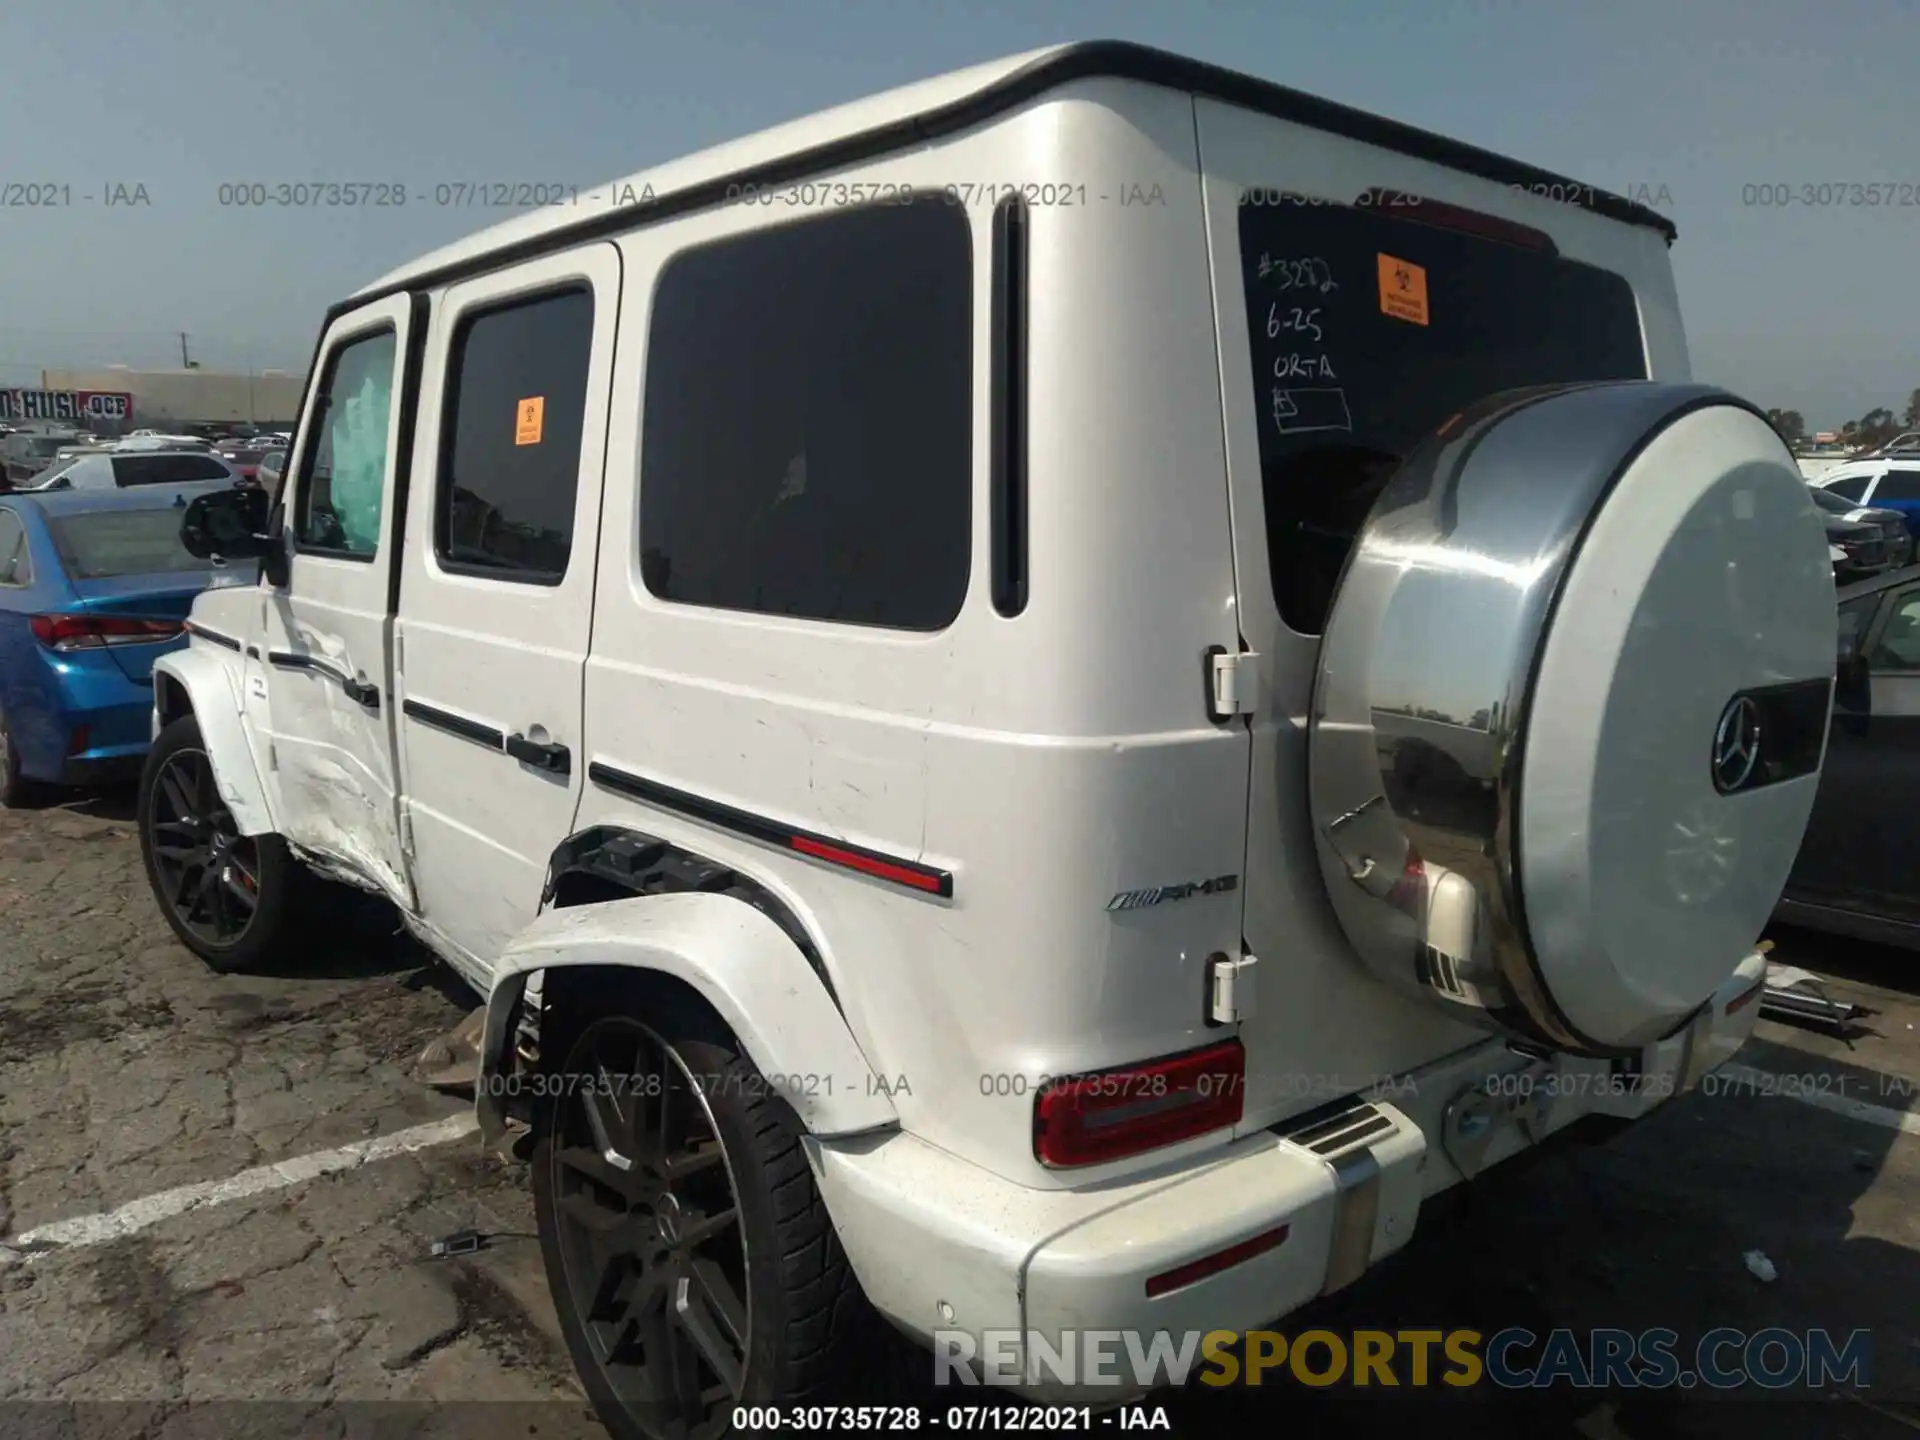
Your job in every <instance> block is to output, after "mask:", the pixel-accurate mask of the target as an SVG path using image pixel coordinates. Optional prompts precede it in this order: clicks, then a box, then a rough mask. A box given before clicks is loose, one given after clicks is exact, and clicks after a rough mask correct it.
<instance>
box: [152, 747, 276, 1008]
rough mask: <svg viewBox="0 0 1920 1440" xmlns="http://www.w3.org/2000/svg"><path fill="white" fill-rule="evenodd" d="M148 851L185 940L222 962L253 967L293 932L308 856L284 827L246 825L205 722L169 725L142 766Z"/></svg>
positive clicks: (158, 890) (157, 887)
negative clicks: (203, 730) (216, 769)
mask: <svg viewBox="0 0 1920 1440" xmlns="http://www.w3.org/2000/svg"><path fill="white" fill-rule="evenodd" d="M139 826H140V854H141V858H142V859H143V860H145V862H146V867H147V882H148V884H150V885H151V886H152V887H153V894H154V898H155V899H156V900H158V901H159V902H160V912H161V914H163V915H165V916H166V917H167V923H168V924H169V925H171V926H172V927H173V933H174V934H175V935H177V936H179V937H180V943H181V944H183V945H185V946H186V947H187V948H188V949H189V950H191V951H193V953H194V954H196V955H198V956H199V957H200V958H201V959H202V960H205V961H206V962H207V963H208V964H209V965H212V966H213V967H214V968H215V969H216V970H248V969H252V968H254V967H256V966H258V965H260V964H261V963H262V962H263V961H265V960H266V959H267V957H268V956H269V955H270V954H272V953H273V952H275V951H276V950H279V949H282V948H283V947H285V946H286V945H288V944H289V943H290V942H291V941H292V940H293V939H294V934H293V932H294V929H295V926H294V924H293V923H292V914H291V912H292V910H293V908H294V905H293V901H294V898H295V891H296V890H297V888H298V887H299V886H300V884H301V881H302V879H303V876H302V873H301V867H300V862H299V861H297V860H295V859H294V858H293V856H292V854H291V853H290V852H289V851H288V850H287V846H286V842H285V841H284V840H282V839H281V838H280V837H279V836H278V835H253V836H247V835H242V834H241V833H240V830H239V827H238V826H237V825H236V824H235V823H234V819H233V814H232V812H231V811H229V810H228V809H227V807H226V805H225V804H224V803H223V802H222V801H221V799H220V790H219V787H218V786H217V785H216V784H215V783H214V777H213V762H212V760H211V759H210V758H209V757H208V755H207V751H206V745H205V742H204V741H202V739H201V738H200V726H199V723H198V722H197V721H196V720H195V719H194V718H193V717H192V716H191V715H183V716H181V717H180V718H179V719H178V720H175V721H173V722H172V723H171V724H169V725H168V726H167V727H166V728H165V729H164V730H162V731H161V732H160V734H159V736H158V738H156V739H155V740H154V742H153V748H152V749H151V750H149V751H148V752H147V761H146V766H145V768H144V769H143V770H142V772H141V775H140V801H139Z"/></svg>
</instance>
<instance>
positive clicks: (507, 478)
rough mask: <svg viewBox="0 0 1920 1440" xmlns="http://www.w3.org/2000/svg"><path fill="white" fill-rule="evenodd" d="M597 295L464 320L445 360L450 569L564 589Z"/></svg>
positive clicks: (571, 292)
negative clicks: (594, 305) (594, 297)
mask: <svg viewBox="0 0 1920 1440" xmlns="http://www.w3.org/2000/svg"><path fill="white" fill-rule="evenodd" d="M592 358H593V292H592V291H590V290H587V289H585V288H577V287H576V288H572V289H567V290H562V291H556V292H552V293H549V294H546V295H542V296H540V297H539V298H538V299H534V300H520V301H516V302H515V303H513V304H511V305H507V306H502V307H497V308H492V309H487V310H482V311H479V312H477V313H475V314H472V315H469V316H467V317H466V318H465V319H463V320H462V321H461V322H460V328H459V330H458V331H456V332H455V334H454V340H453V349H452V353H451V357H450V358H449V360H448V364H447V409H446V422H445V424H446V429H445V431H444V432H443V438H442V440H441V446H440V455H441V459H440V485H439V500H438V508H437V510H436V511H435V515H434V536H435V540H434V543H435V548H436V550H437V552H438V554H439V556H440V562H441V564H442V565H444V566H446V567H447V568H448V569H450V570H456V571H464V572H467V573H474V574H483V575H488V576H490V577H491V578H493V579H496V580H517V581H522V582H525V583H529V584H544V585H557V584H559V583H560V581H561V580H562V579H563V578H564V577H565V575H566V573H567V560H568V557H569V556H570V555H571V554H572V551H573V520H574V513H573V512H574V505H575V502H576V501H577V500H578V499H579V494H580V442H581V438H582V433H583V431H584V428H585V425H586V414H587V371H588V368H589V366H590V364H591V363H592Z"/></svg>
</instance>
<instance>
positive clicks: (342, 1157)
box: [0, 1111, 480, 1268]
mask: <svg viewBox="0 0 1920 1440" xmlns="http://www.w3.org/2000/svg"><path fill="white" fill-rule="evenodd" d="M479 1128H480V1127H479V1122H478V1121H476V1120H475V1119H474V1117H473V1113H472V1112H471V1111H463V1112H462V1113H460V1114H458V1115H449V1116H447V1118H446V1119H444V1120H435V1121H432V1122H431V1123H429V1124H426V1125H415V1126H413V1127H412V1128H411V1129H407V1130H396V1131H394V1132H393V1134H391V1135H376V1136H374V1137H373V1139H371V1140H356V1141H354V1142H353V1144H351V1145H342V1146H341V1147H340V1148H339V1149H337V1150H321V1151H318V1152H316V1153H315V1154H312V1155H296V1156H295V1157H294V1158H293V1159H291V1160H279V1161H276V1162H275V1163H273V1164H271V1165H262V1166H259V1167H258V1168H257V1169H253V1170H242V1171H241V1172H240V1173H239V1174H238V1175H234V1176H231V1177H230V1178H228V1179H225V1180H203V1181H201V1182H200V1183H199V1184H197V1185H182V1186H180V1187H179V1188H178V1189H176V1190H162V1191H161V1192H160V1193H159V1194H158V1195H148V1196H145V1197H143V1198H142V1199H139V1200H129V1201H128V1202H127V1203H126V1204H125V1205H122V1206H121V1207H120V1208H119V1209H118V1210H108V1211H104V1212H102V1213H100V1214H96V1215H76V1216H74V1217H73V1218H72V1219H70V1220H54V1221H51V1222H49V1223H48V1224H45V1225H36V1226H35V1227H34V1228H33V1229H31V1230H29V1231H27V1232H26V1233H25V1234H22V1235H16V1236H14V1237H13V1238H12V1239H11V1240H5V1241H0V1268H4V1267H5V1266H8V1265H12V1264H17V1263H18V1262H20V1261H22V1260H31V1259H33V1258H34V1257H35V1256H38V1255H44V1254H47V1253H48V1252H50V1251H54V1250H71V1249H74V1248H76V1247H80V1246H86V1245H101V1244H104V1243H106V1242H107V1241H109V1240H118V1239H119V1238H120V1237H121V1236H123V1235H131V1234H133V1233H134V1232H135V1231H138V1230H145V1229H146V1228H147V1227H148V1226H149V1225H157V1224H159V1223H160V1222H161V1221H162V1220H170V1219H172V1218H173V1217H174V1216H175V1215H184V1214H186V1213H187V1211H189V1210H204V1209H206V1208H208V1207H209V1206H213V1205H225V1204H227V1203H228V1202H229V1201H232V1200H245V1199H246V1198H247V1197H248V1196H251V1195H262V1194H265V1193H267V1192H268V1191H271V1190H284V1189H286V1188H287V1187H288V1186H291V1185H301V1184H304V1183H305V1182H307V1181H308V1180H312V1179H314V1178H316V1177H318V1176H321V1175H331V1174H335V1173H337V1172H339V1171H342V1170H357V1169H359V1168H360V1167H361V1166H362V1165H370V1164H372V1163H373V1162H374V1161H375V1160H385V1159H388V1158H389V1157H391V1156H394V1155H406V1154H410V1153H411V1152H413V1151H415V1150H425V1149H428V1148H429V1147H431V1146H434V1145H444V1144H446V1143H447V1142H448V1141H450V1140H461V1139H464V1138H465V1137H467V1136H468V1135H471V1134H473V1133H474V1131H476V1130H477V1129H479Z"/></svg>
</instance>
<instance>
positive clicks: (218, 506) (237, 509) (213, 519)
mask: <svg viewBox="0 0 1920 1440" xmlns="http://www.w3.org/2000/svg"><path fill="white" fill-rule="evenodd" d="M267 509H268V505H267V495H266V492H265V491H264V490H254V489H246V490H237V489H236V490H221V491H218V492H216V493H214V494H212V495H202V496H200V497H199V498H197V499H196V500H194V501H193V502H192V503H191V504H189V505H188V506H187V513H186V514H185V515H183V516H181V517H180V544H181V547H182V548H183V549H185V550H186V552H187V553H188V554H189V555H191V556H193V557H194V558H195V559H198V560H212V559H216V558H218V559H221V560H264V561H266V562H267V565H268V566H271V564H272V559H271V557H272V556H273V555H274V553H275V552H276V551H279V550H280V548H281V547H280V543H279V537H278V536H276V535H273V534H270V533H268V529H267ZM264 568H267V567H264V566H263V569H264Z"/></svg>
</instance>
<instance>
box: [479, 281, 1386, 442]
mask: <svg viewBox="0 0 1920 1440" xmlns="http://www.w3.org/2000/svg"><path fill="white" fill-rule="evenodd" d="M1423 293H1424V292H1423ZM546 418H547V397H546V396H544V395H529V396H528V397H527V398H526V399H524V400H522V401H521V402H520V403H519V404H518V405H517V406H515V407H514V420H513V443H514V444H516V445H538V444H539V443H540V426H541V424H542V422H543V421H545V420H546Z"/></svg>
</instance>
